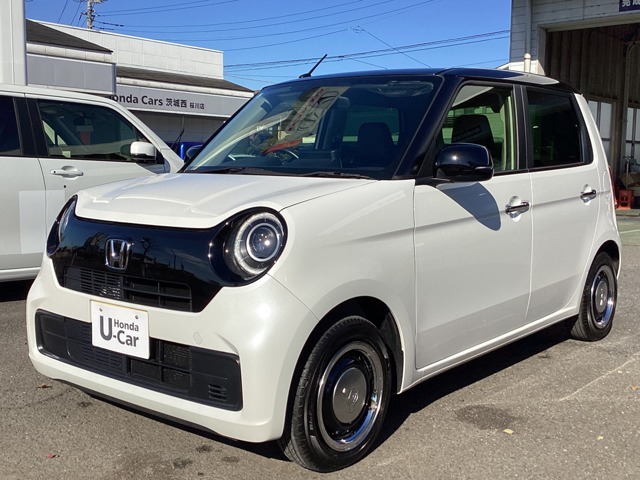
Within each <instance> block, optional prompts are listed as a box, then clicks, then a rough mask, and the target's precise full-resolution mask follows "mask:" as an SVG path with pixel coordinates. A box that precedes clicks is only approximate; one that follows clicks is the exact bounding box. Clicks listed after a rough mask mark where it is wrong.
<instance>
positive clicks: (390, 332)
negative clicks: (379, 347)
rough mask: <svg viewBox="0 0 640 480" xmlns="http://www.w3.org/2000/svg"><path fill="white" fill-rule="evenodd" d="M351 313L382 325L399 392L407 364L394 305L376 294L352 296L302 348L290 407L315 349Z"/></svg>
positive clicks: (379, 326)
mask: <svg viewBox="0 0 640 480" xmlns="http://www.w3.org/2000/svg"><path fill="white" fill-rule="evenodd" d="M349 315H360V316H362V317H363V318H366V319H367V320H369V321H370V322H371V323H373V324H374V325H375V326H376V328H378V330H379V331H380V334H381V336H382V339H383V340H384V342H385V344H386V346H387V348H388V350H389V355H390V358H389V361H390V362H391V372H392V374H393V378H392V379H391V384H392V385H393V392H394V393H397V392H398V391H400V389H401V385H402V376H403V367H404V350H403V348H402V338H401V335H400V330H399V329H398V325H397V323H396V320H395V318H394V317H393V315H392V313H391V310H390V308H389V307H388V306H387V305H386V304H385V303H384V302H383V301H381V300H379V299H377V298H374V297H367V296H362V297H356V298H351V299H349V300H346V301H344V302H342V303H340V304H339V305H337V306H335V307H334V308H332V309H331V310H330V311H329V312H327V314H326V315H325V316H324V317H322V319H321V320H320V321H319V322H318V324H317V325H316V326H315V327H314V329H313V330H312V331H311V334H310V335H309V337H308V338H307V341H306V342H305V344H304V346H303V348H302V350H301V351H300V354H299V356H298V361H297V363H296V367H295V370H294V374H293V376H292V378H291V383H290V385H289V401H288V402H287V403H288V405H287V409H289V407H290V406H291V397H292V395H293V394H294V393H295V385H296V382H297V379H298V378H299V376H300V374H301V372H302V368H303V367H304V364H305V361H306V359H307V357H308V356H309V354H310V353H311V350H312V349H313V347H314V346H315V345H316V343H317V342H318V340H319V338H320V337H321V336H322V334H323V333H324V332H326V331H327V330H328V329H329V328H330V327H331V325H333V324H335V323H336V322H338V321H339V320H340V319H342V318H344V317H346V316H349Z"/></svg>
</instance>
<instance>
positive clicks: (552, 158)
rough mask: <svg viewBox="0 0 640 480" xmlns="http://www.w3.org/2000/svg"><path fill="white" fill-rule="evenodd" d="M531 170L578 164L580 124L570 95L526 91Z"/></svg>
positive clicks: (579, 155)
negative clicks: (531, 160)
mask: <svg viewBox="0 0 640 480" xmlns="http://www.w3.org/2000/svg"><path fill="white" fill-rule="evenodd" d="M527 97H528V101H529V122H530V127H529V128H530V138H531V143H532V147H533V167H534V168H549V167H561V166H564V165H572V164H577V163H581V162H582V161H583V160H582V148H581V142H580V138H581V135H580V130H581V126H580V122H579V121H578V116H577V115H576V111H575V107H574V103H573V101H572V99H571V97H569V96H565V95H558V94H553V93H547V92H541V91H537V90H528V91H527Z"/></svg>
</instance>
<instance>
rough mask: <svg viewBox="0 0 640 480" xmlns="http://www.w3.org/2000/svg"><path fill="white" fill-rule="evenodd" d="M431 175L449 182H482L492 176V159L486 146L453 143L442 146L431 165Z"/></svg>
mask: <svg viewBox="0 0 640 480" xmlns="http://www.w3.org/2000/svg"><path fill="white" fill-rule="evenodd" d="M433 176H434V177H435V178H437V179H442V180H449V181H451V182H482V181H485V180H489V179H491V177H493V161H492V160H491V154H490V153H489V150H488V149H487V147H485V146H483V145H478V144H476V143H453V144H451V145H447V146H445V147H443V148H442V149H441V150H440V152H438V155H437V156H436V161H435V163H434V165H433Z"/></svg>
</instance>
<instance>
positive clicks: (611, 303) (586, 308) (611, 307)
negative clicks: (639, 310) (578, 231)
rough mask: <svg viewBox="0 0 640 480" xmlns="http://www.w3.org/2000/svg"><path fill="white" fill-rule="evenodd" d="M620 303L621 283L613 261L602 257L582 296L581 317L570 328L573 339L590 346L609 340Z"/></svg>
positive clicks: (590, 271) (597, 259) (592, 271)
mask: <svg viewBox="0 0 640 480" xmlns="http://www.w3.org/2000/svg"><path fill="white" fill-rule="evenodd" d="M617 300H618V279H617V277H616V268H615V265H614V263H613V261H612V260H611V257H610V256H609V255H607V254H606V253H604V252H603V253H599V254H598V255H596V258H595V259H594V261H593V264H592V265H591V269H590V270H589V275H588V277H587V282H586V283H585V286H584V291H583V293H582V303H581V304H580V313H579V314H578V318H577V319H575V323H574V324H573V325H572V326H571V335H572V336H573V337H574V338H576V339H578V340H584V341H588V342H593V341H596V340H601V339H603V338H604V337H606V336H607V335H608V334H609V332H610V331H611V327H612V326H613V315H614V314H615V311H616V303H617Z"/></svg>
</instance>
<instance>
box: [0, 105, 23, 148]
mask: <svg viewBox="0 0 640 480" xmlns="http://www.w3.org/2000/svg"><path fill="white" fill-rule="evenodd" d="M20 154H21V150H20V137H19V136H18V122H17V121H16V111H15V107H14V105H13V98H11V97H0V155H6V156H17V155H20Z"/></svg>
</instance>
